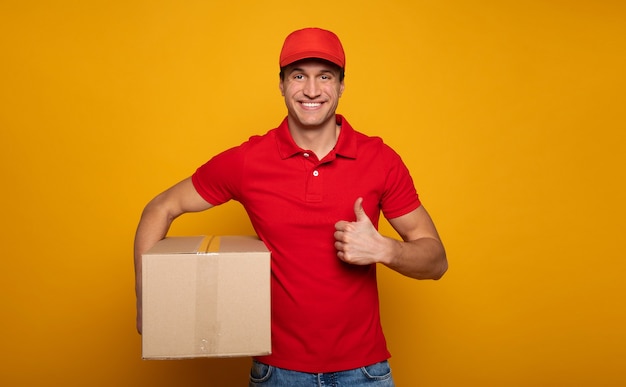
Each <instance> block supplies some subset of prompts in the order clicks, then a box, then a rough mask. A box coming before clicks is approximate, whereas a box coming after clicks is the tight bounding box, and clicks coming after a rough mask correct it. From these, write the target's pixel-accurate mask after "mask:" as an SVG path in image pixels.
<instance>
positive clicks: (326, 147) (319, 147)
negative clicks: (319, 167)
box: [288, 118, 341, 160]
mask: <svg viewBox="0 0 626 387" xmlns="http://www.w3.org/2000/svg"><path fill="white" fill-rule="evenodd" d="M288 122H289V132H290V133H291V137H292V138H293V140H294V142H295V143H296V144H297V145H298V146H299V147H300V148H302V149H306V150H310V151H312V152H313V153H315V155H316V156H317V158H318V159H319V160H321V159H323V158H324V156H326V155H327V154H328V153H329V152H330V151H331V150H332V149H333V148H334V147H335V144H337V139H338V138H339V132H340V131H341V126H340V125H338V124H337V123H336V122H335V120H334V119H333V120H332V121H329V122H328V123H326V124H324V125H321V126H318V127H300V126H299V125H298V124H296V123H294V122H293V120H291V119H290V118H288Z"/></svg>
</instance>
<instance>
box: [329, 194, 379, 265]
mask: <svg viewBox="0 0 626 387" xmlns="http://www.w3.org/2000/svg"><path fill="white" fill-rule="evenodd" d="M354 214H355V215H356V221H355V222H348V221H345V220H342V221H339V222H337V223H336V224H335V234H334V235H335V248H336V249H337V256H338V257H339V259H341V260H342V261H344V262H347V263H350V264H353V265H369V264H372V263H376V262H381V261H383V260H384V257H385V254H387V253H386V251H388V250H387V249H388V241H387V238H385V237H383V236H382V235H380V233H378V231H377V230H376V228H375V227H374V225H373V224H372V221H371V220H370V218H369V217H368V216H367V214H366V213H365V210H364V209H363V198H358V199H357V200H356V201H355V202H354Z"/></svg>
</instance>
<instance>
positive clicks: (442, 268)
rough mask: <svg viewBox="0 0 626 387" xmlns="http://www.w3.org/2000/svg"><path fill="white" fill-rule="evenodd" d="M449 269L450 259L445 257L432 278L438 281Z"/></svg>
mask: <svg viewBox="0 0 626 387" xmlns="http://www.w3.org/2000/svg"><path fill="white" fill-rule="evenodd" d="M447 271H448V260H447V259H446V258H445V256H444V258H443V262H442V263H441V264H440V265H439V267H438V269H437V270H436V271H434V273H433V276H432V279H433V280H435V281H437V280H440V279H441V278H442V277H443V275H444V274H446V272H447Z"/></svg>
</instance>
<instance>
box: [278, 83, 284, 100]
mask: <svg viewBox="0 0 626 387" xmlns="http://www.w3.org/2000/svg"><path fill="white" fill-rule="evenodd" d="M278 89H280V95H282V96H283V97H284V96H285V84H284V81H283V80H282V79H281V80H280V81H279V82H278Z"/></svg>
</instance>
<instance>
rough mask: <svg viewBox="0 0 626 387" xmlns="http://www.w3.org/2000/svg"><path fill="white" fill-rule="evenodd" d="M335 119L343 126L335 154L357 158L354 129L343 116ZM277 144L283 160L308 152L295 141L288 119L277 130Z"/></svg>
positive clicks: (337, 115)
mask: <svg viewBox="0 0 626 387" xmlns="http://www.w3.org/2000/svg"><path fill="white" fill-rule="evenodd" d="M335 119H336V120H337V124H339V125H341V131H340V132H339V138H338V139H337V144H336V145H335V149H334V150H335V153H336V154H337V155H338V156H342V157H347V158H350V159H354V158H356V134H355V131H354V129H353V128H352V126H350V124H349V123H348V121H347V120H346V119H345V118H344V117H343V116H342V115H341V114H336V115H335ZM276 143H277V145H278V153H279V154H280V157H281V158H282V159H287V158H289V157H292V156H294V155H296V154H300V153H302V152H303V151H305V150H306V149H302V148H300V147H299V146H298V145H297V144H296V143H295V141H294V140H293V137H291V133H290V132H289V124H288V122H287V118H286V117H285V119H284V120H283V122H282V123H281V124H280V126H279V127H278V128H276Z"/></svg>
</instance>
